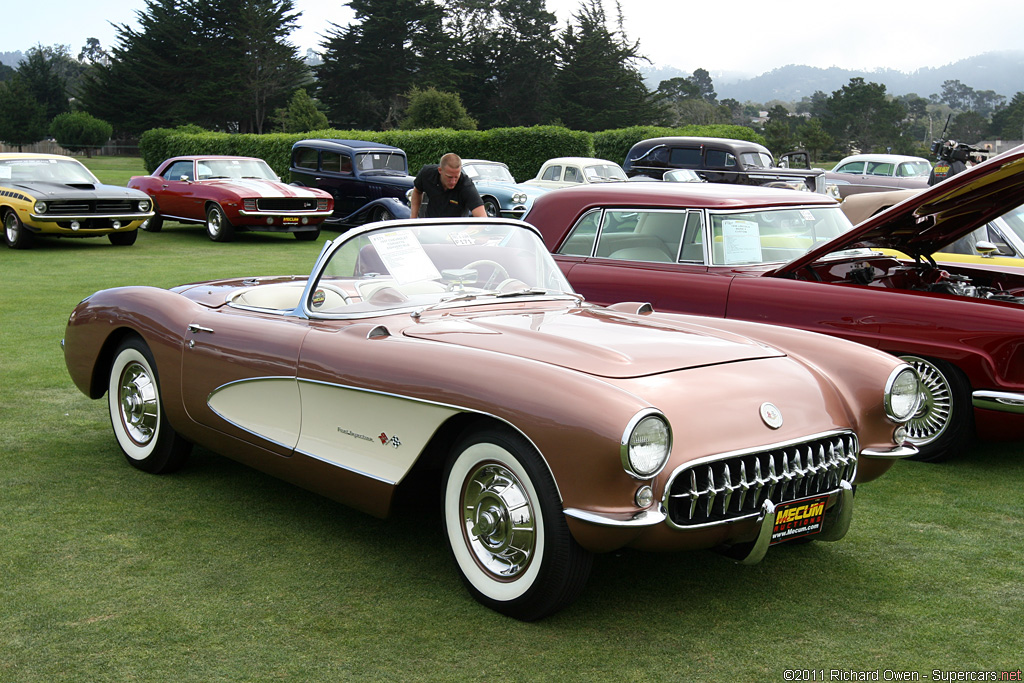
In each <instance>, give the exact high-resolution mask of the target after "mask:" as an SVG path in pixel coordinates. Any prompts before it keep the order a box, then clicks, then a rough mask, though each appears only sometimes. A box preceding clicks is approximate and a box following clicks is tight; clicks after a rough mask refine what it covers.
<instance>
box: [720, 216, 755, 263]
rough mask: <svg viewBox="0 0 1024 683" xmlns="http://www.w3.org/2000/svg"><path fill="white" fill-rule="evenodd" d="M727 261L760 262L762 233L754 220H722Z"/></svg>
mask: <svg viewBox="0 0 1024 683" xmlns="http://www.w3.org/2000/svg"><path fill="white" fill-rule="evenodd" d="M722 242H723V243H724V244H723V246H724V247H725V262H726V263H760V262H761V260H762V259H761V233H760V231H759V230H758V226H757V223H756V222H754V221H742V220H724V221H722Z"/></svg>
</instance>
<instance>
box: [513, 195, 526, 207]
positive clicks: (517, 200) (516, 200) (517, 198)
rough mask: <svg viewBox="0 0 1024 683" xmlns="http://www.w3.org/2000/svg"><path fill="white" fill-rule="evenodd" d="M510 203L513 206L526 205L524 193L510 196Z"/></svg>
mask: <svg viewBox="0 0 1024 683" xmlns="http://www.w3.org/2000/svg"><path fill="white" fill-rule="evenodd" d="M512 203H513V204H525V203H526V193H525V192H516V193H515V194H514V195H512Z"/></svg>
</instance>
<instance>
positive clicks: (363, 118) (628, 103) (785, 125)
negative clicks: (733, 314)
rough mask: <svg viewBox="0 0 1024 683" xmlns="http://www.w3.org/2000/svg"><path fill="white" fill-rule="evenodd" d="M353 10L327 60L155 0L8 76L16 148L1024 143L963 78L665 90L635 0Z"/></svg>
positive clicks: (230, 13)
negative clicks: (584, 139)
mask: <svg viewBox="0 0 1024 683" xmlns="http://www.w3.org/2000/svg"><path fill="white" fill-rule="evenodd" d="M347 5H348V6H349V7H350V8H351V9H352V10H353V12H354V14H355V18H354V20H353V21H352V23H350V24H349V25H347V26H340V25H336V24H331V25H330V26H329V28H328V29H327V30H326V31H325V33H324V39H323V41H322V43H321V45H320V48H321V51H320V53H319V59H318V60H317V63H315V64H310V63H309V62H308V61H307V60H305V59H303V57H302V56H301V55H300V54H299V49H298V48H297V47H295V46H294V45H292V44H291V43H290V42H288V36H289V35H290V34H291V33H292V31H293V30H294V29H295V28H296V26H297V22H298V18H299V13H298V12H297V11H296V10H295V4H294V0H146V4H145V8H144V9H141V10H137V11H136V16H137V19H138V22H137V26H129V25H128V24H115V29H116V35H117V40H116V43H115V45H114V46H113V47H111V48H110V49H109V50H105V49H104V48H103V47H102V46H101V45H100V44H99V42H98V41H97V40H96V39H95V38H90V39H88V41H87V42H86V45H85V46H84V47H83V48H82V50H81V51H80V52H79V54H78V56H77V57H74V56H72V54H71V51H70V49H69V48H68V47H66V46H54V47H52V48H48V47H43V46H38V47H36V48H33V49H31V50H29V51H28V53H27V56H26V57H25V59H23V60H22V61H21V62H20V63H19V65H18V67H17V68H16V69H9V68H6V67H5V70H0V80H2V82H0V140H4V141H6V142H8V143H10V144H28V143H31V142H35V141H38V140H40V139H43V138H44V137H46V136H47V135H55V136H56V135H58V134H59V136H58V141H59V142H60V141H61V137H63V139H64V141H69V140H70V142H71V144H70V145H65V146H72V148H74V147H73V145H75V144H78V146H79V147H81V148H86V147H88V146H98V145H97V144H96V142H95V141H96V140H97V139H99V138H103V141H105V140H106V139H107V138H109V137H110V136H111V135H114V136H115V137H117V138H119V139H128V138H134V137H137V136H138V135H140V134H141V133H142V132H144V131H145V130H149V129H152V128H173V127H178V126H198V127H201V128H202V129H206V130H219V131H225V132H242V133H263V132H270V131H278V130H280V131H287V132H305V131H309V130H317V129H324V128H328V127H333V128H336V129H351V130H388V129H394V128H432V127H448V128H457V129H474V128H481V129H487V128H495V127H514V126H533V125H562V126H565V127H567V128H571V129H574V130H583V131H599V130H609V129H616V128H624V127H628V126H633V125H661V126H673V127H675V126H682V125H687V124H715V123H731V124H738V125H744V126H748V127H751V128H753V129H755V130H757V131H758V132H760V133H762V134H763V135H764V136H765V138H766V140H767V142H768V146H769V148H771V149H772V150H773V151H776V152H783V151H788V150H789V149H793V148H804V149H808V150H810V151H811V152H812V154H815V155H816V156H822V155H836V154H839V155H841V154H845V153H848V152H849V151H851V150H859V151H876V152H878V151H892V152H895V153H911V154H927V149H928V146H929V144H930V141H931V140H932V139H934V138H937V137H938V136H939V135H940V134H941V132H942V128H943V126H944V125H945V123H946V121H947V120H948V121H949V127H948V130H947V131H946V133H947V137H953V138H955V139H959V140H962V141H967V142H972V143H973V142H975V141H977V140H979V139H982V138H984V137H986V136H992V137H1001V138H1005V139H1018V138H1020V137H1024V131H1022V128H1024V93H1022V92H1018V93H1017V94H1016V95H1015V96H1014V97H1013V98H1012V99H1011V100H1010V101H1009V102H1007V101H1006V98H1004V97H1002V96H1000V95H997V94H996V93H993V92H991V91H975V90H973V89H972V88H970V87H969V86H967V85H964V84H962V83H960V82H959V81H947V82H946V83H945V84H943V88H942V92H941V93H936V94H933V95H931V96H930V97H928V98H924V97H920V96H918V95H905V96H899V97H893V96H891V95H889V94H887V93H886V92H885V86H884V85H880V84H877V83H871V82H868V81H866V80H864V79H863V78H853V79H851V80H850V82H849V83H848V84H847V85H845V86H843V87H842V88H841V89H839V90H837V91H835V92H833V93H831V94H828V93H823V92H816V93H814V94H813V95H812V96H810V97H808V98H804V99H803V100H802V101H801V102H796V103H787V102H770V103H750V102H747V103H740V102H737V101H735V100H730V99H725V100H721V101H719V100H718V98H717V95H716V93H715V90H714V84H713V82H712V79H711V76H710V74H709V73H708V72H707V71H706V70H705V69H697V70H696V71H694V72H693V74H692V75H691V76H689V77H680V78H673V79H669V80H665V81H662V82H661V83H660V84H659V85H658V87H657V88H655V89H654V90H651V89H649V88H648V87H647V85H646V84H645V83H644V80H643V77H642V74H641V71H640V66H641V65H642V64H643V63H644V62H645V61H646V59H645V57H644V56H643V53H642V48H641V45H640V42H639V41H638V40H632V39H630V38H629V37H628V36H627V35H626V33H625V31H624V29H623V21H622V9H621V7H620V6H619V4H618V0H614V7H612V10H613V11H612V13H609V12H608V11H607V10H606V7H605V4H604V2H603V0H581V3H580V5H579V7H578V9H577V11H576V12H575V13H573V15H572V17H571V19H570V20H569V22H568V23H567V25H566V26H564V27H562V28H559V27H558V25H557V21H556V18H555V15H554V14H553V13H551V12H549V11H548V10H547V8H546V6H545V2H544V0H450V1H448V2H445V3H444V4H439V3H437V2H436V1H435V0H349V2H348V3H347ZM764 112H767V115H766V116H763V115H762V113H764ZM104 136H105V137H104ZM62 144H63V143H62ZM99 144H102V142H100V143H99Z"/></svg>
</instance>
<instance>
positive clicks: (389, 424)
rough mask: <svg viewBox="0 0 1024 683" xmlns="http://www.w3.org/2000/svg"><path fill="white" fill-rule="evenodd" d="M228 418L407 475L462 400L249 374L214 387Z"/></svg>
mask: <svg viewBox="0 0 1024 683" xmlns="http://www.w3.org/2000/svg"><path fill="white" fill-rule="evenodd" d="M208 402H209V405H210V408H211V409H213V410H214V411H215V412H216V413H217V414H218V415H220V416H221V417H222V418H224V419H225V420H227V421H228V422H231V423H232V424H235V425H237V426H239V427H241V428H242V429H245V430H246V431H249V432H252V433H253V434H255V435H257V436H260V437H262V438H264V439H268V440H270V441H273V442H274V443H277V444H281V445H286V446H289V447H294V448H295V450H296V451H298V452H299V453H302V454H304V455H308V456H310V457H313V458H316V459H318V460H322V461H324V462H329V463H331V464H334V465H337V466H339V467H342V468H344V469H346V470H351V471H353V472H357V473H359V474H363V475H366V476H368V477H372V478H374V479H377V480H380V481H383V482H386V483H389V484H394V483H397V482H399V481H401V480H402V478H403V477H404V476H405V475H406V473H407V472H408V471H409V469H410V468H411V467H412V465H413V463H415V462H416V459H417V458H418V457H419V454H420V453H421V452H422V451H423V448H424V447H425V446H426V444H427V441H428V440H429V439H430V437H431V436H432V435H433V434H434V432H435V431H436V430H437V428H438V427H439V426H440V425H441V424H442V423H443V422H444V421H445V420H446V419H448V418H449V417H450V416H452V415H454V414H456V413H458V412H460V411H459V410H458V409H457V408H453V407H450V406H443V405H438V404H435V403H429V402H426V401H420V400H417V399H411V398H406V397H403V396H396V395H393V394H383V393H378V392H373V391H368V390H365V389H357V388H354V387H346V386H341V385H338V384H327V383H323V382H310V381H304V380H296V379H295V378H289V377H274V378H262V379H253V380H242V381H240V382H234V383H232V384H227V385H225V386H223V387H220V388H219V389H217V390H215V391H214V392H213V393H212V394H210V398H209V399H208Z"/></svg>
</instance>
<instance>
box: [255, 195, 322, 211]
mask: <svg viewBox="0 0 1024 683" xmlns="http://www.w3.org/2000/svg"><path fill="white" fill-rule="evenodd" d="M256 208H257V210H259V211H316V197H305V198H303V197H264V198H261V199H257V200H256Z"/></svg>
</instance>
